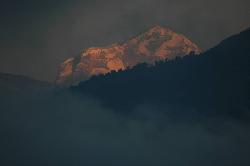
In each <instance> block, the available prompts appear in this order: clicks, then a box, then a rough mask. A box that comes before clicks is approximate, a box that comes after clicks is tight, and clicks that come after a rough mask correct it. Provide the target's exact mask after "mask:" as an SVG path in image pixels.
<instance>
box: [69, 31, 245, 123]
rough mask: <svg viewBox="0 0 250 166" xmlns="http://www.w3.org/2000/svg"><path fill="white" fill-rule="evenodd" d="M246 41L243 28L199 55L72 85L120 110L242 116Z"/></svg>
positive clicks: (81, 93) (143, 66) (78, 91)
mask: <svg viewBox="0 0 250 166" xmlns="http://www.w3.org/2000/svg"><path fill="white" fill-rule="evenodd" d="M249 43H250V29H247V30H245V31H243V32H241V33H240V34H237V35H234V36H232V37H229V38H228V39H226V40H224V41H222V42H221V43H220V44H219V45H218V46H216V47H214V48H212V49H210V50H208V51H206V52H204V53H202V54H200V55H191V56H185V57H183V58H176V59H175V60H173V61H161V62H157V63H155V64H154V65H151V66H149V65H147V64H140V65H137V66H135V67H134V68H132V69H128V70H124V71H119V72H111V73H109V74H106V75H99V76H94V77H92V78H91V79H90V80H88V81H85V82H81V83H80V84H79V85H78V86H75V87H71V90H72V91H73V92H74V93H75V94H80V95H90V96H94V97H95V98H98V99H100V100H101V101H102V103H103V104H104V105H105V106H107V107H112V108H115V109H116V110H123V112H124V113H129V112H128V110H130V111H131V110H133V108H135V107H136V106H138V105H140V104H143V103H152V104H155V105H157V106H159V107H162V108H168V109H169V108H171V109H172V110H175V113H181V114H185V113H186V114H189V112H190V111H199V112H202V113H205V114H212V115H213V114H216V115H220V114H221V115H222V114H223V115H225V114H226V115H229V116H234V117H241V118H243V117H246V116H249V109H250V86H249V85H250V73H249V71H250V51H249V50H250V45H249ZM166 106H167V107H166ZM178 110H181V111H179V112H178Z"/></svg>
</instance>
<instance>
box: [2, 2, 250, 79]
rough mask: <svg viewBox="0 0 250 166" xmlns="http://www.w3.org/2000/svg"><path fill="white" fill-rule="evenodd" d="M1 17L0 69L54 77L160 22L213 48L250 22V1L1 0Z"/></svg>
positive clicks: (203, 47)
mask: <svg viewBox="0 0 250 166" xmlns="http://www.w3.org/2000/svg"><path fill="white" fill-rule="evenodd" d="M0 21H1V26H0V71H1V72H7V73H15V74H22V75H27V76H30V77H33V78H36V79H40V80H48V81H54V79H55V76H56V72H57V66H58V65H59V64H60V63H61V62H62V61H63V60H64V59H65V58H68V57H71V56H74V55H77V54H78V53H79V52H80V51H81V50H83V49H84V48H87V47H90V46H104V45H107V44H111V43H114V42H121V41H125V40H127V39H128V38H129V37H131V36H134V35H136V34H138V33H140V32H142V31H145V30H146V29H147V28H149V27H151V26H153V25H156V24H160V25H162V26H167V27H170V28H171V29H173V30H174V31H176V32H179V33H182V34H184V35H186V36H187V37H189V38H190V39H191V40H192V41H194V42H195V43H196V44H197V45H199V46H200V47H201V48H202V49H203V50H205V49H208V48H210V47H213V46H214V45H216V44H217V43H218V42H219V41H221V40H223V39H224V38H226V37H228V36H230V35H232V34H235V33H238V32H240V31H242V30H244V29H246V28H247V27H250V1H249V0H188V1H187V0H127V1H125V0H100V1H97V0H81V1H80V0H68V1H66V0H22V1H20V0H1V2H0Z"/></svg>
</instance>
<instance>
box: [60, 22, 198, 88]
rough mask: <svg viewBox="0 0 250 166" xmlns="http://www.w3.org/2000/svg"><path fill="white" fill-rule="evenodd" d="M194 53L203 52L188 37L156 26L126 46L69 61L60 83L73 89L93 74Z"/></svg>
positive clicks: (98, 50)
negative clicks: (72, 86)
mask: <svg viewBox="0 0 250 166" xmlns="http://www.w3.org/2000/svg"><path fill="white" fill-rule="evenodd" d="M191 52H193V53H196V54H199V53H200V52H201V50H200V49H199V48H198V47H197V45H196V44H194V43H193V42H191V41H190V40H189V39H187V38H186V37H185V36H183V35H181V34H177V33H175V32H173V31H172V30H170V29H168V28H164V27H161V26H154V27H152V28H151V29H149V30H148V31H146V32H144V33H142V34H140V35H138V36H136V37H134V38H131V39H130V40H129V41H128V42H126V43H123V44H113V45H110V46H107V47H93V48H88V49H86V50H84V51H83V52H81V53H80V55H78V56H77V57H74V58H70V59H68V60H66V61H65V62H63V63H62V64H61V65H60V67H59V70H58V75H57V79H56V84H57V85H58V86H69V85H73V84H77V83H79V82H80V81H84V80H86V79H88V78H90V77H91V76H93V75H98V74H106V73H108V72H110V71H113V70H114V71H118V70H124V69H126V68H127V67H132V66H135V65H136V64H138V63H154V62H155V61H159V60H164V59H168V60H172V59H174V58H176V57H182V56H185V55H188V54H190V53H191Z"/></svg>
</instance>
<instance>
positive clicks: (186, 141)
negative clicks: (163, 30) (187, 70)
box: [0, 93, 250, 166]
mask: <svg viewBox="0 0 250 166" xmlns="http://www.w3.org/2000/svg"><path fill="white" fill-rule="evenodd" d="M20 100H21V101H20ZM19 102H20V103H19ZM14 103H15V106H12V107H8V110H5V111H2V112H1V121H0V122H1V125H0V126H1V128H0V129H1V135H2V136H1V139H0V141H1V142H0V145H1V150H0V153H1V155H0V156H1V160H0V161H1V165H6V166H7V165H53V166H56V165H58V166H59V165H60V166H62V165H72V166H74V165H88V166H99V165H121V166H123V165H124V166H126V165H131V166H133V165H135V166H138V165H149V166H150V165H157V166H161V165H177V166H178V165H207V166H210V165H249V159H248V154H249V152H250V150H249V149H250V134H249V127H250V126H249V123H247V122H245V121H240V120H238V119H234V118H229V117H217V116H212V117H210V116H204V115H197V116H195V114H192V113H191V112H190V117H185V115H184V116H183V115H180V116H179V117H178V118H176V117H173V116H171V112H172V111H173V110H171V109H168V108H167V107H166V108H164V109H165V110H162V109H163V108H160V107H158V106H157V105H153V104H150V103H149V104H138V105H137V106H136V107H135V108H134V109H133V111H131V110H130V111H129V112H131V113H130V114H124V113H122V112H119V110H114V109H111V108H107V107H104V106H103V105H102V103H101V102H100V101H98V100H96V99H94V98H90V97H87V96H83V97H80V98H79V96H75V95H72V94H70V93H65V94H64V95H62V94H60V95H58V94H54V95H50V96H47V95H46V98H43V97H39V100H37V101H36V99H35V100H33V101H30V100H27V101H25V100H24V99H20V98H19V101H18V102H16V101H15V102H14ZM6 105H8V103H6ZM1 108H3V107H2V106H1ZM2 110H3V109H2ZM184 111H185V110H180V112H184Z"/></svg>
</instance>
